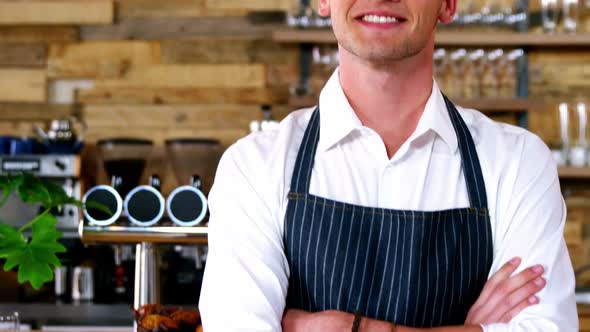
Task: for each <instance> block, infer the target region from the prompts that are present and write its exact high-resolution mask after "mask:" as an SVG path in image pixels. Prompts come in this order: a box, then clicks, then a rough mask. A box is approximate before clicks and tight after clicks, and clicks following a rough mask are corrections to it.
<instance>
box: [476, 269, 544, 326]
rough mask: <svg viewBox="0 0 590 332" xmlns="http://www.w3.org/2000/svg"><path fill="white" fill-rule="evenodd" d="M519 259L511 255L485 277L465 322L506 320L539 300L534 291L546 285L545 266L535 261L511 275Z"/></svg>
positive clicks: (485, 322) (487, 322)
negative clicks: (506, 261)
mask: <svg viewBox="0 0 590 332" xmlns="http://www.w3.org/2000/svg"><path fill="white" fill-rule="evenodd" d="M520 262H521V260H520V258H514V259H512V260H511V261H510V262H508V263H506V264H505V265H504V266H503V267H502V268H501V269H500V270H499V271H498V272H496V273H495V274H494V275H493V276H492V278H490V280H488V282H487V283H486V284H485V286H484V288H483V290H482V292H481V294H480V296H479V298H478V299H477V301H476V302H475V304H473V306H472V307H471V309H470V310H469V313H468V314H467V319H466V320H465V324H466V325H479V324H493V323H508V322H510V320H512V318H514V317H515V316H516V315H518V314H519V313H520V312H521V311H523V310H524V309H525V308H527V307H529V306H532V305H535V304H537V303H539V298H537V296H535V294H537V293H538V292H539V291H541V290H542V289H543V288H544V287H545V285H546V281H545V279H543V278H542V277H541V275H542V274H543V272H544V269H543V267H542V266H540V265H536V266H533V267H530V268H528V269H526V270H524V271H522V272H520V273H519V274H517V275H514V276H512V273H514V271H516V269H517V268H518V266H519V265H520Z"/></svg>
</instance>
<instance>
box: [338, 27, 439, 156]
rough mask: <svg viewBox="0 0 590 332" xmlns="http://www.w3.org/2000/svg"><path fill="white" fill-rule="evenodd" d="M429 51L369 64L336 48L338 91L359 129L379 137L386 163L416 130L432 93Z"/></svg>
mask: <svg viewBox="0 0 590 332" xmlns="http://www.w3.org/2000/svg"><path fill="white" fill-rule="evenodd" d="M431 42H432V45H434V37H433V38H432V41H431ZM432 45H431V46H432ZM433 48H434V47H433V46H432V47H429V46H427V47H425V49H424V50H423V51H422V52H420V53H419V54H417V55H415V56H413V57H410V58H406V59H403V60H399V61H395V62H392V63H387V64H383V63H380V64H373V63H368V62H366V61H364V60H362V59H359V58H358V57H356V56H355V55H353V54H351V53H349V52H347V51H346V50H344V49H343V48H342V47H340V68H339V73H340V84H341V86H342V89H343V90H344V93H345V95H346V97H347V98H348V101H349V103H350V105H351V106H352V108H353V110H354V111H355V113H356V114H357V116H358V118H359V119H360V120H361V122H362V123H363V125H364V126H366V127H369V128H371V129H373V130H375V131H376V132H377V133H378V134H379V135H380V136H381V139H382V140H383V142H384V143H385V147H386V150H387V155H388V157H389V158H390V159H391V157H392V156H393V155H394V154H395V152H397V150H398V149H399V147H400V146H401V145H402V144H403V143H404V142H405V141H406V140H407V139H408V138H409V137H410V135H411V134H412V133H413V132H414V130H415V129H416V126H417V125H418V121H419V120H420V117H421V116H422V113H423V112H424V107H425V106H426V102H427V101H428V98H429V97H430V95H431V93H432V55H433Z"/></svg>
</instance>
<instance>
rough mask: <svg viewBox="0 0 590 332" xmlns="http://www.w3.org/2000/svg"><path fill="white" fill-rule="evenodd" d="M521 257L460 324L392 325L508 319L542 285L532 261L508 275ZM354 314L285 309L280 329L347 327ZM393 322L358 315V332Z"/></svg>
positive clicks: (475, 326) (453, 330)
mask: <svg viewBox="0 0 590 332" xmlns="http://www.w3.org/2000/svg"><path fill="white" fill-rule="evenodd" d="M520 263H521V260H520V259H519V258H515V259H513V260H511V261H510V262H508V263H506V264H505V265H504V266H503V267H502V268H501V269H500V270H499V271H498V272H496V273H495V274H494V276H493V277H492V278H490V280H488V282H487V283H486V285H485V286H484V289H483V290H482V292H481V294H480V296H479V298H478V300H477V301H476V302H475V304H474V305H473V306H472V307H471V310H470V311H469V313H468V316H467V319H466V321H465V325H464V326H451V327H440V328H434V329H417V328H409V327H405V326H396V329H395V331H397V332H420V331H437V332H472V331H473V332H480V331H482V329H481V327H480V324H490V323H508V322H510V320H511V319H512V318H513V317H515V316H516V315H517V314H518V313H520V312H521V311H522V310H524V309H525V308H527V307H529V306H532V305H535V304H537V303H538V302H539V299H538V297H537V296H536V295H535V294H537V293H538V292H539V291H540V290H541V289H543V288H544V287H545V279H543V277H542V274H543V272H544V269H543V267H542V266H540V265H536V266H533V267H530V268H527V269H526V270H524V271H522V272H520V273H518V274H516V275H512V274H513V273H514V272H515V271H516V269H517V268H518V266H519V265H520ZM353 320H354V315H352V314H350V313H346V312H341V311H335V310H330V311H324V312H319V313H309V312H305V311H301V310H294V309H291V310H287V311H286V312H285V315H284V317H283V322H282V327H283V331H284V332H299V331H301V332H303V331H309V332H314V331H318V332H320V331H322V332H344V331H350V329H351V327H352V325H353ZM393 330H394V326H393V325H392V324H391V323H389V322H383V321H378V320H374V319H369V318H363V319H361V325H360V328H359V331H360V332H391V331H393Z"/></svg>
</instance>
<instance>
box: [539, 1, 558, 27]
mask: <svg viewBox="0 0 590 332" xmlns="http://www.w3.org/2000/svg"><path fill="white" fill-rule="evenodd" d="M558 1H559V0H541V6H542V8H541V15H542V17H543V30H544V31H545V32H548V33H554V32H555V29H556V28H557V20H558V18H559V11H560V8H559V2H558Z"/></svg>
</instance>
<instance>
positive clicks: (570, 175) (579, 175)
mask: <svg viewBox="0 0 590 332" xmlns="http://www.w3.org/2000/svg"><path fill="white" fill-rule="evenodd" d="M559 177H560V178H562V179H579V180H590V167H560V168H559Z"/></svg>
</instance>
